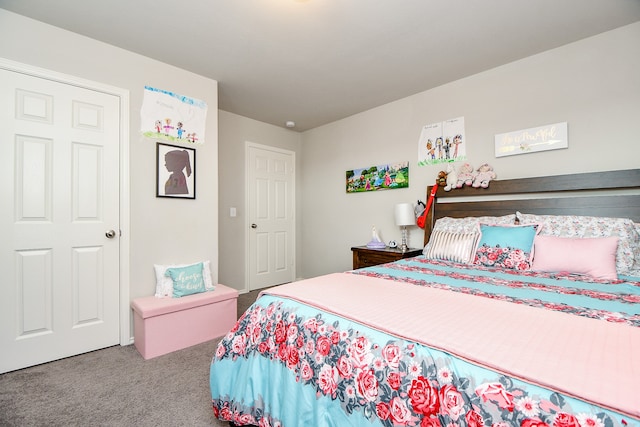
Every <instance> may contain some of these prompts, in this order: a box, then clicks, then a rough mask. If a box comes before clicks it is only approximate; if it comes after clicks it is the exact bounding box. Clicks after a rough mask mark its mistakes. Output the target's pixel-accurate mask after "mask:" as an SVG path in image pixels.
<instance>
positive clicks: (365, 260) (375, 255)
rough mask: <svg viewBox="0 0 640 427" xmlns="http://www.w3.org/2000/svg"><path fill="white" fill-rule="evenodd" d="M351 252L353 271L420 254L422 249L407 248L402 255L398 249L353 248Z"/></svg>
mask: <svg viewBox="0 0 640 427" xmlns="http://www.w3.org/2000/svg"><path fill="white" fill-rule="evenodd" d="M351 251H352V252H353V269H354V270H355V269H357V268H364V267H371V266H372V265H378V264H385V263H387V262H392V261H397V260H399V259H403V258H411V257H414V256H418V255H420V254H422V249H416V248H409V249H408V250H407V251H406V252H404V253H403V252H402V251H401V250H400V249H398V248H384V249H371V248H368V247H366V246H354V247H352V248H351Z"/></svg>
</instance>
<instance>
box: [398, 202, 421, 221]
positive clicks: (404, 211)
mask: <svg viewBox="0 0 640 427" xmlns="http://www.w3.org/2000/svg"><path fill="white" fill-rule="evenodd" d="M395 213H396V225H399V226H405V225H414V224H415V223H416V215H415V213H414V211H413V205H412V204H411V203H398V204H397V205H396V210H395Z"/></svg>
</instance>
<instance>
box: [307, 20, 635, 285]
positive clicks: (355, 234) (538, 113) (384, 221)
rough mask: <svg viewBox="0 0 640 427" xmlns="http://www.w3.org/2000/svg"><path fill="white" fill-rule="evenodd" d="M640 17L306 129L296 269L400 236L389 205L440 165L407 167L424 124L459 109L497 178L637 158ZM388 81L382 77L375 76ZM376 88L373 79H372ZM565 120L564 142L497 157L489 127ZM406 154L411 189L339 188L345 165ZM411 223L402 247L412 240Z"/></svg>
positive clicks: (618, 164)
mask: <svg viewBox="0 0 640 427" xmlns="http://www.w3.org/2000/svg"><path fill="white" fill-rule="evenodd" d="M639 51H640V22H639V23H635V24H632V25H629V26H626V27H622V28H619V29H617V30H614V31H610V32H607V33H603V34H601V35H598V36H596V37H592V38H589V39H585V40H582V41H579V42H577V43H573V44H570V45H566V46H564V47H560V48H558V49H554V50H551V51H547V52H544V53H541V54H539V55H535V56H532V57H528V58H525V59H523V60H520V61H517V62H513V63H510V64H507V65H505V66H502V67H499V68H495V69H493V70H489V71H487V72H483V73H480V74H477V75H474V76H471V77H469V78H465V79H462V80H458V81H455V82H453V83H451V84H447V85H443V86H441V87H438V88H435V89H433V90H429V91H426V92H422V93H419V94H416V95H413V96H410V97H407V98H404V99H401V100H399V101H396V102H392V103H389V104H386V105H383V106H381V107H379V108H375V109H372V110H369V111H365V112H362V113H360V114H357V115H354V116H352V117H349V118H346V119H344V120H340V121H338V122H335V123H331V124H328V125H325V126H322V127H319V128H316V129H312V130H310V131H307V132H305V133H304V134H303V136H302V182H301V187H302V188H303V191H302V211H301V212H300V217H301V218H302V230H303V241H302V245H303V261H302V272H301V273H302V275H303V276H304V277H313V276H317V275H320V274H326V273H330V272H335V271H344V270H347V269H351V252H350V247H351V246H355V245H363V244H366V242H368V241H369V240H370V238H371V227H372V225H373V224H375V225H376V227H377V228H378V230H379V231H380V234H381V237H382V239H383V240H384V241H385V242H388V241H389V240H391V239H395V240H398V241H399V240H400V237H401V236H400V230H399V229H398V227H396V226H395V225H394V224H393V207H394V205H395V204H396V203H399V202H413V203H415V202H416V200H417V199H418V198H419V199H421V200H423V201H424V200H425V198H426V195H425V192H426V186H427V185H431V184H432V183H433V182H434V181H435V177H436V175H437V172H438V171H439V170H442V169H444V168H443V167H442V166H435V165H432V166H425V167H418V166H417V149H418V146H417V142H418V138H419V136H420V131H421V129H422V127H423V126H424V125H427V124H431V123H436V122H440V121H443V120H447V119H452V118H456V117H460V116H463V117H464V118H465V133H466V140H467V143H468V147H467V153H466V154H467V158H468V161H469V162H470V163H471V164H473V165H474V166H475V167H477V166H479V165H480V164H482V163H485V162H488V163H490V164H492V165H493V166H494V168H495V170H496V172H497V174H498V178H499V179H500V178H501V179H508V178H521V177H530V176H539V175H559V174H565V173H575V172H591V171H606V170H614V169H631V168H638V167H640V146H639V140H638V135H640V77H639V74H638V72H639V71H638V70H640V55H638V52H639ZM387 84H392V82H381V85H387ZM372 90H375V88H372ZM565 121H566V122H568V128H569V148H568V149H564V150H554V151H547V152H540V153H531V154H523V155H516V156H509V157H502V158H496V157H495V156H494V135H495V134H499V133H503V132H509V131H514V130H518V129H526V128H531V127H536V126H541V125H545V124H552V123H557V122H565ZM398 160H409V161H410V187H409V188H408V189H402V190H387V191H381V192H376V193H356V194H346V193H345V172H346V171H347V170H349V169H353V168H359V167H364V166H371V165H378V164H382V163H386V162H394V161H398ZM422 240H423V239H422V230H420V229H418V228H417V227H414V228H413V230H412V231H411V233H410V242H409V243H410V246H412V247H420V246H421V245H422Z"/></svg>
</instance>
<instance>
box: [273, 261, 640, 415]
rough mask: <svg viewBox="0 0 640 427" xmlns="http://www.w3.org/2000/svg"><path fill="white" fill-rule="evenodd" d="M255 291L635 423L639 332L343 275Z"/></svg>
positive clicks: (639, 404)
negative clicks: (575, 399) (441, 352)
mask: <svg viewBox="0 0 640 427" xmlns="http://www.w3.org/2000/svg"><path fill="white" fill-rule="evenodd" d="M263 293H268V294H272V295H278V296H282V297H287V298H291V299H294V300H297V301H300V302H303V303H306V304H309V305H313V306H316V307H318V308H321V309H323V310H326V311H328V312H331V313H334V314H337V315H340V316H342V317H345V318H348V319H352V320H356V321H358V322H361V323H364V324H366V325H369V326H371V327H374V328H377V329H379V330H382V331H384V332H387V333H390V334H392V335H395V336H397V337H399V338H403V339H408V340H413V341H416V342H420V343H423V344H425V345H428V346H430V347H433V348H436V349H440V350H444V351H447V352H449V353H451V354H453V355H455V356H458V357H461V358H464V359H466V360H468V361H471V362H473V363H476V364H478V365H481V366H484V367H487V368H490V369H492V370H494V371H498V372H501V373H504V374H506V375H509V376H512V377H516V378H519V379H522V380H525V381H529V382H531V383H534V384H537V385H540V386H543V387H546V388H548V389H551V390H555V391H558V392H561V393H563V394H566V395H571V396H574V397H578V398H580V399H583V400H586V401H588V402H591V403H594V404H596V405H600V406H603V407H607V408H609V409H612V410H615V411H618V412H620V413H623V414H627V415H630V416H632V417H635V418H640V393H638V392H637V390H638V385H639V384H640V328H634V327H630V326H628V325H624V324H618V323H612V322H603V321H599V320H595V319H588V318H584V317H579V316H572V315H567V314H565V313H560V312H555V311H549V310H541V309H539V308H534V307H528V306H524V305H519V304H512V303H508V302H503V301H497V300H492V299H488V298H477V297H474V296H473V295H467V294H463V293H452V292H446V291H442V290H439V289H432V288H425V287H418V286H414V285H411V284H406V283H402V282H390V281H389V280H384V279H379V278H373V277H366V276H358V275H353V274H346V273H335V274H330V275H326V276H321V277H317V278H314V279H308V280H305V281H303V282H294V283H291V284H288V285H282V286H279V287H276V288H272V289H269V290H266V291H263ZM336 295H340V296H341V298H336ZM406 301H414V302H415V304H413V305H410V306H407V305H406ZM450 307H456V310H450ZM387 313H395V314H396V315H395V316H393V317H390V316H389V315H388V314H387ZM462 313H463V314H462ZM612 348H616V349H618V350H617V351H611V349H612Z"/></svg>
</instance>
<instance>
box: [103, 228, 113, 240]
mask: <svg viewBox="0 0 640 427" xmlns="http://www.w3.org/2000/svg"><path fill="white" fill-rule="evenodd" d="M104 235H105V236H107V238H109V239H113V238H114V237H116V232H115V230H109V231H107V232H106V233H104Z"/></svg>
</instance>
